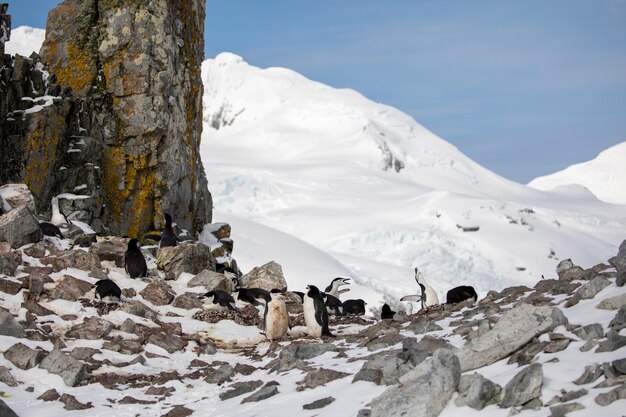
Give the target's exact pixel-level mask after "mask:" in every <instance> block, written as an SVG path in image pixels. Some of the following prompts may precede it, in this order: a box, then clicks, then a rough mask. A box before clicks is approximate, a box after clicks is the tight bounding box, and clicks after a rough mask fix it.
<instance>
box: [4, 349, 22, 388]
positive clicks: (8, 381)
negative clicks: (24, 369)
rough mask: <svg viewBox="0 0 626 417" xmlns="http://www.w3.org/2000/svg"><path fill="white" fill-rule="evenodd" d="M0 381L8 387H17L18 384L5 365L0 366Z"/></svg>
mask: <svg viewBox="0 0 626 417" xmlns="http://www.w3.org/2000/svg"><path fill="white" fill-rule="evenodd" d="M5 356H6V355H5ZM0 382H2V383H3V384H6V385H8V386H9V387H17V385H18V384H17V381H16V380H15V377H14V376H13V375H12V374H11V370H10V369H9V368H7V367H6V366H0Z"/></svg>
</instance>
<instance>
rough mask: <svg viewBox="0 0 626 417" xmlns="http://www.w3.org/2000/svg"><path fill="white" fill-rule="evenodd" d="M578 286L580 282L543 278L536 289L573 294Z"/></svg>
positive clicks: (554, 293)
mask: <svg viewBox="0 0 626 417" xmlns="http://www.w3.org/2000/svg"><path fill="white" fill-rule="evenodd" d="M578 287H579V284H574V283H572V282H567V281H561V280H558V279H542V280H541V281H539V282H537V284H535V287H534V289H535V290H536V291H538V292H542V293H545V294H552V295H558V294H571V293H572V292H574V290H575V289H576V288H578Z"/></svg>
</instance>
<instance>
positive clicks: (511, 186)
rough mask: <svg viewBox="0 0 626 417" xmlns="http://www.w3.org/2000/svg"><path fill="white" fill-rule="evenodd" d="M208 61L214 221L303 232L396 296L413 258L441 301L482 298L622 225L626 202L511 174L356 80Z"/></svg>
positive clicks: (593, 248)
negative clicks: (470, 292)
mask: <svg viewBox="0 0 626 417" xmlns="http://www.w3.org/2000/svg"><path fill="white" fill-rule="evenodd" d="M202 70H203V71H202V77H203V82H204V86H205V90H204V101H203V102H204V107H205V108H204V121H205V126H204V133H203V138H202V145H201V153H202V156H203V161H204V164H205V170H206V172H207V177H208V179H209V189H210V190H211V192H212V194H213V198H214V201H215V207H216V214H215V219H216V221H222V219H221V218H220V216H222V215H224V214H226V213H228V214H233V215H236V216H238V217H241V218H245V219H247V220H248V221H253V222H256V223H261V224H264V225H266V226H270V227H272V228H275V229H278V230H280V231H282V232H284V233H287V234H291V235H294V236H297V237H298V239H300V240H303V241H305V242H307V243H309V244H311V245H313V246H315V247H317V248H318V249H320V250H321V251H324V252H326V253H328V254H329V255H331V256H332V257H334V258H335V259H337V260H338V261H339V262H341V263H342V264H343V265H344V266H345V267H346V268H347V269H348V270H350V271H351V272H352V276H353V277H354V278H355V279H356V280H357V281H358V282H360V283H361V284H363V285H366V286H369V287H371V288H373V289H375V290H377V291H380V292H382V293H384V294H385V295H386V296H388V297H389V298H391V299H395V300H397V299H398V298H399V297H401V296H402V295H405V294H411V293H415V292H416V285H415V282H414V280H413V268H414V267H415V266H419V267H420V268H421V269H422V270H423V272H424V274H425V276H426V278H427V280H429V282H430V283H431V285H432V286H433V287H434V288H435V290H437V292H438V293H439V298H440V299H442V300H444V299H445V293H446V291H447V290H448V289H449V288H451V287H454V286H456V285H460V284H471V285H474V286H475V287H476V288H477V290H478V292H479V295H480V296H482V295H484V294H485V293H486V292H487V291H488V290H490V289H501V288H503V287H505V286H507V285H512V284H528V285H532V284H534V283H535V282H536V281H537V279H539V277H540V276H541V275H545V276H546V277H548V276H552V275H554V271H555V266H556V264H557V263H558V261H559V259H560V257H561V256H564V255H568V256H571V257H572V258H574V261H575V262H578V263H580V264H582V265H584V266H591V265H593V264H595V263H598V262H600V261H601V260H603V259H606V257H607V254H610V253H613V252H615V249H616V246H617V245H618V244H619V243H620V242H621V241H622V240H623V238H624V237H625V236H624V233H623V230H625V226H626V218H625V217H624V210H623V208H620V207H616V206H611V205H608V204H605V203H602V202H600V201H597V200H596V199H594V198H589V196H588V195H583V196H580V195H557V194H553V193H546V192H542V191H538V190H535V189H532V188H529V187H526V186H524V185H521V184H517V183H514V182H511V181H508V180H506V179H504V178H502V177H499V176H497V175H496V174H494V173H493V172H490V171H488V170H486V169H485V168H483V167H481V166H480V165H478V164H476V163H475V162H474V161H472V160H470V159H469V158H468V157H466V156H465V155H463V154H462V153H461V152H460V151H459V150H458V149H456V148H455V147H454V146H452V145H450V144H449V143H447V142H445V141H444V140H442V139H441V138H439V137H437V136H436V135H434V134H433V133H431V132H429V131H428V130H427V129H425V128H424V127H422V126H421V125H419V124H418V123H416V122H415V121H414V120H413V119H412V118H410V117H409V116H407V115H406V114H404V113H402V112H400V111H398V110H396V109H394V108H392V107H389V106H385V105H382V104H378V103H374V102H371V101H370V100H368V99H366V98H365V97H363V96H362V95H360V94H359V93H357V92H355V91H352V90H345V89H334V88H332V87H329V86H326V85H323V84H320V83H317V82H314V81H311V80H308V79H306V78H304V77H303V76H301V75H299V74H297V73H295V72H293V71H290V70H288V69H284V68H267V69H260V68H256V67H254V66H251V65H248V64H247V63H246V62H244V61H243V59H242V58H240V57H238V56H236V55H233V54H229V53H223V54H220V55H218V56H217V57H216V58H215V59H209V60H207V61H205V62H204V64H203V68H202ZM231 224H232V226H233V230H239V229H241V228H243V229H245V228H247V227H249V225H250V223H243V222H241V223H240V222H238V220H237V219H236V218H233V219H232V221H231ZM459 226H461V227H466V228H467V227H479V230H478V231H476V232H464V231H463V229H462V228H459ZM582 241H585V242H588V244H586V245H585V246H584V247H581V245H580V244H579V242H582ZM236 243H237V241H236ZM234 255H235V257H236V258H238V257H239V256H240V255H239V254H238V253H237V247H236V249H235V254H234Z"/></svg>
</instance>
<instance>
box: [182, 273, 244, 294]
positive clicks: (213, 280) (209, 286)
mask: <svg viewBox="0 0 626 417" xmlns="http://www.w3.org/2000/svg"><path fill="white" fill-rule="evenodd" d="M187 286H188V287H204V288H205V289H206V290H207V292H208V291H213V290H222V291H226V292H233V291H235V284H234V283H233V281H232V280H231V279H230V278H228V277H227V276H226V275H224V274H220V273H219V272H215V271H211V270H210V269H205V270H203V271H201V272H200V273H199V274H198V275H196V276H195V277H193V278H192V279H191V280H190V281H189V283H187Z"/></svg>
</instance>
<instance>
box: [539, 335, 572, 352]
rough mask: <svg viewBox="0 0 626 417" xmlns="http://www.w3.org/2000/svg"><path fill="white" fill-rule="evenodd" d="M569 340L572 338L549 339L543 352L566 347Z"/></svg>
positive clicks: (557, 350)
mask: <svg viewBox="0 0 626 417" xmlns="http://www.w3.org/2000/svg"><path fill="white" fill-rule="evenodd" d="M571 341H572V340H571V339H569V338H567V337H562V338H555V339H554V340H551V341H550V343H548V345H547V346H546V348H545V349H544V352H546V353H556V352H561V351H563V350H565V349H567V347H568V346H569V344H570V342H571Z"/></svg>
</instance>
